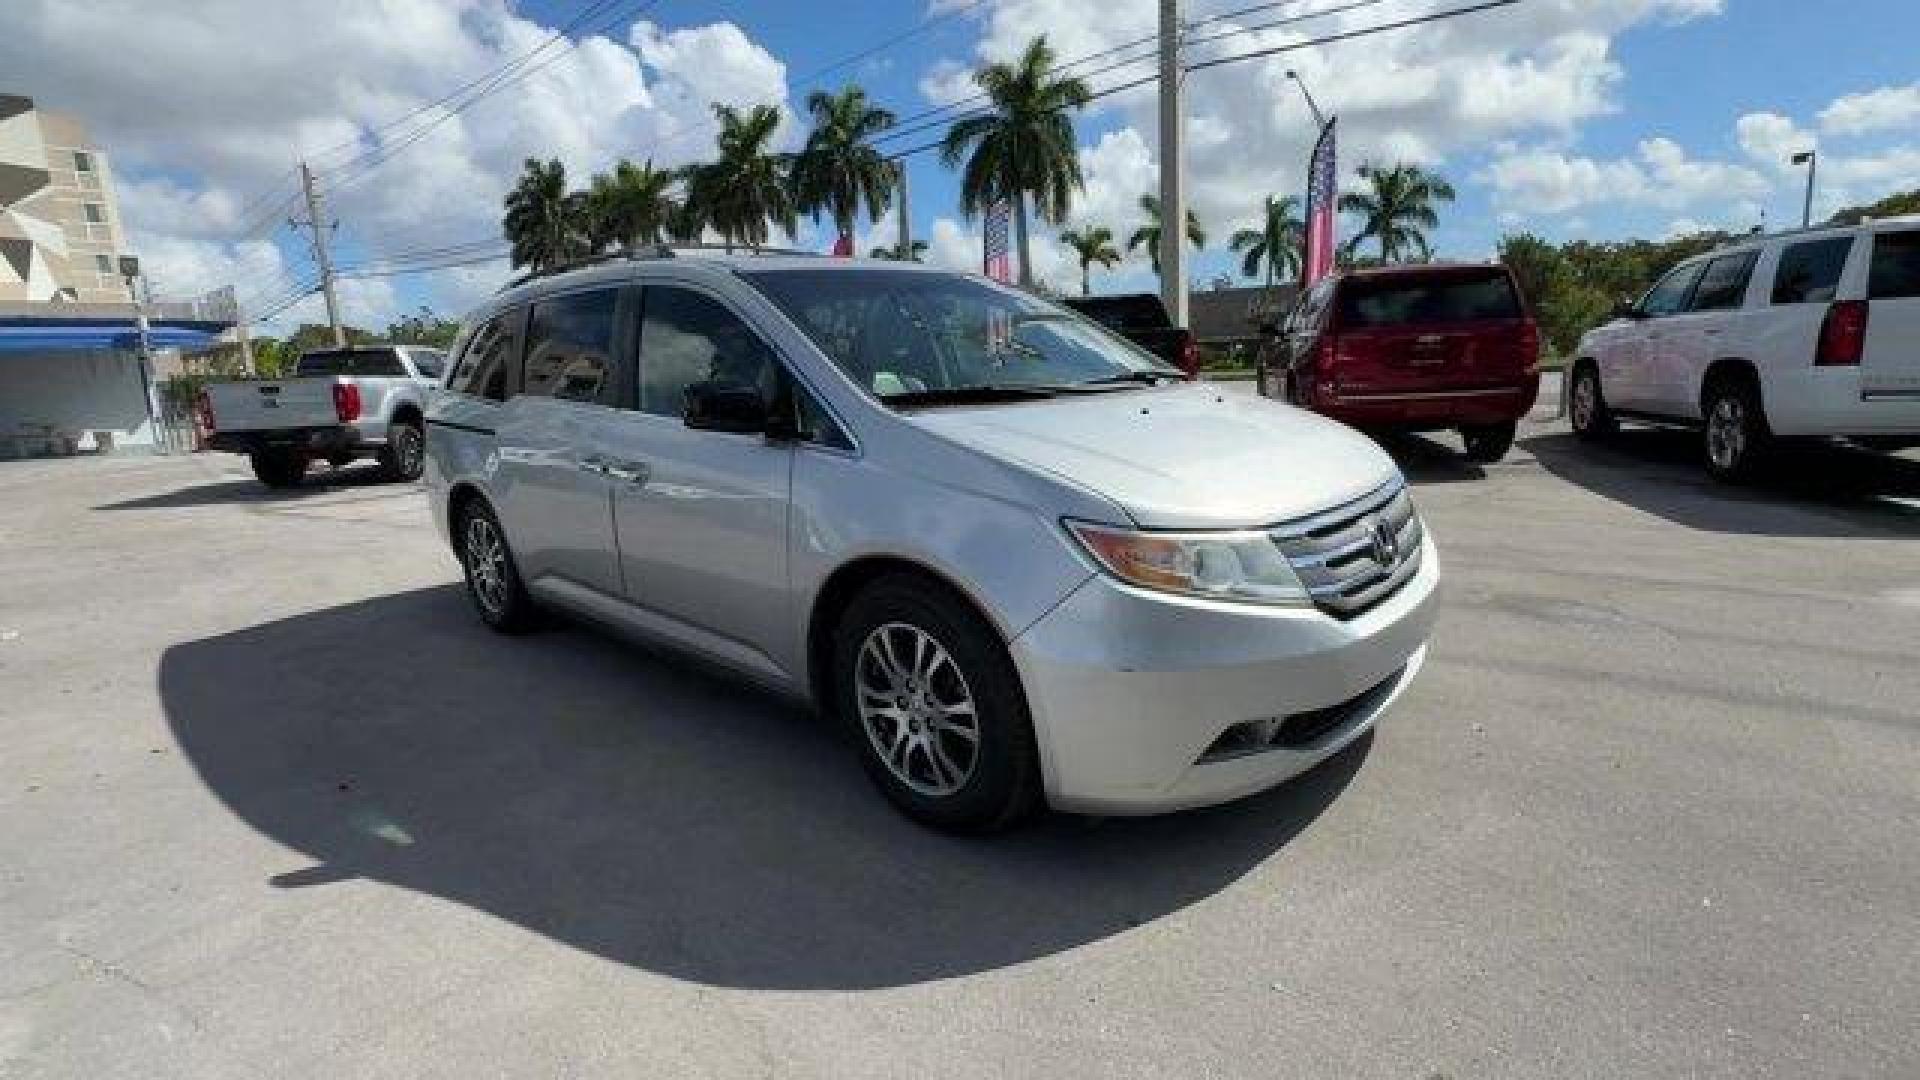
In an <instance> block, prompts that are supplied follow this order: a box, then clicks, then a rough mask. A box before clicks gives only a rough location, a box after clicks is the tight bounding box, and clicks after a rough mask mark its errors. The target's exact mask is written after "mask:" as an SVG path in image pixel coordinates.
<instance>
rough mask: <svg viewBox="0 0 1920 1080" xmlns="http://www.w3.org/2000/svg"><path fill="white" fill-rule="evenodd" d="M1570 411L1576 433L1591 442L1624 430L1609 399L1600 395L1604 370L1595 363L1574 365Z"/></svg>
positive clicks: (1586, 362)
mask: <svg viewBox="0 0 1920 1080" xmlns="http://www.w3.org/2000/svg"><path fill="white" fill-rule="evenodd" d="M1567 398H1568V402H1567V412H1568V416H1569V419H1570V421H1571V423H1572V424H1573V433H1574V434H1575V435H1577V436H1579V437H1580V438H1582V439H1587V440H1589V441H1593V440H1598V439H1604V438H1606V437H1607V436H1609V435H1611V434H1613V433H1614V432H1616V431H1618V430H1619V429H1620V422H1619V421H1618V420H1617V419H1615V418H1614V415H1613V410H1612V409H1609V408H1607V398H1606V395H1605V394H1602V393H1601V392H1600V367H1599V365H1597V364H1595V363H1594V362H1593V361H1591V360H1583V361H1581V362H1580V363H1578V364H1576V365H1574V368H1573V386H1572V387H1571V388H1570V389H1569V391H1568V393H1567Z"/></svg>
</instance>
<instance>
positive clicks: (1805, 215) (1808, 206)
mask: <svg viewBox="0 0 1920 1080" xmlns="http://www.w3.org/2000/svg"><path fill="white" fill-rule="evenodd" d="M1791 160H1792V161H1793V163H1794V164H1795V165H1805V166H1806V167H1807V201H1806V202H1805V204H1803V205H1802V207H1801V210H1800V227H1801V228H1803V229H1805V228H1810V227H1811V226H1812V225H1813V178H1814V176H1815V175H1816V174H1818V173H1819V171H1820V154H1819V152H1818V151H1815V150H1802V151H1800V152H1799V153H1797V154H1795V155H1793V158H1792V159H1791Z"/></svg>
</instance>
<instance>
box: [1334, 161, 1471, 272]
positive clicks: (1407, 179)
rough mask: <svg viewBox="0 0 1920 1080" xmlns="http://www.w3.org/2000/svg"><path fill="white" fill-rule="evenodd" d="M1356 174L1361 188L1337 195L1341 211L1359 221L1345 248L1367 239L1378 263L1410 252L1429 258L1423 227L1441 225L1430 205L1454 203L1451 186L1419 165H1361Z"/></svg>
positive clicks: (1352, 248)
mask: <svg viewBox="0 0 1920 1080" xmlns="http://www.w3.org/2000/svg"><path fill="white" fill-rule="evenodd" d="M1360 176H1361V177H1362V178H1363V179H1365V180H1366V181H1367V188H1366V190H1364V191H1349V192H1346V193H1344V194H1342V195H1341V196H1340V209H1341V210H1343V211H1345V212H1347V213H1349V214H1358V215H1359V216H1360V219H1361V227H1360V231H1359V232H1358V233H1355V234H1354V237H1353V239H1351V240H1349V241H1347V245H1346V246H1347V250H1348V251H1349V252H1354V251H1357V250H1358V249H1359V247H1360V245H1361V243H1362V242H1364V241H1366V240H1369V239H1372V240H1377V241H1378V242H1379V244H1380V261H1381V262H1387V263H1392V262H1401V261H1404V260H1405V259H1406V258H1407V256H1408V255H1409V254H1411V255H1413V256H1414V257H1415V258H1417V259H1419V260H1420V261H1422V262H1425V261H1426V260H1427V259H1430V258H1432V257H1433V249H1432V248H1431V247H1429V246H1428V244H1427V230H1429V229H1435V228H1438V227H1439V226H1440V216H1439V215H1438V214H1437V213H1435V211H1434V207H1435V205H1436V204H1438V203H1443V202H1452V201H1453V185H1452V184H1449V183H1447V182H1446V180H1444V179H1442V178H1441V177H1440V176H1439V175H1437V174H1435V173H1430V172H1428V171H1426V170H1425V169H1422V168H1421V167H1420V166H1418V165H1406V164H1400V165H1393V166H1389V167H1385V168H1383V167H1381V166H1379V165H1362V166H1360Z"/></svg>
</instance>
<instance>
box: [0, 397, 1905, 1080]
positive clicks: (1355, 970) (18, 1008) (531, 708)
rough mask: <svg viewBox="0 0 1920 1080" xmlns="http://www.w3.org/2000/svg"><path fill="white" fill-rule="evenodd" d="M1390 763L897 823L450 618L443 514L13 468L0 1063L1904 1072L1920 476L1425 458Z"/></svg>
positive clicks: (63, 464)
mask: <svg viewBox="0 0 1920 1080" xmlns="http://www.w3.org/2000/svg"><path fill="white" fill-rule="evenodd" d="M1394 449H1395V452H1396V454H1397V455H1398V456H1399V457H1400V459H1401V460H1402V462H1403V463H1404V464H1405V466H1406V468H1407V471H1408V472H1409V475H1410V476H1411V477H1412V478H1413V479H1414V481H1415V482H1416V484H1417V487H1418V501H1419V504H1420V506H1421V508H1422V511H1423V513H1425V514H1426V516H1427V518H1428V520H1429V522H1430V525H1431V528H1432V530H1433V532H1434V535H1435V537H1436V539H1437V541H1438V543H1439V545H1440V550H1441V553H1442V560H1443V565H1444V567H1445V573H1446V585H1445V589H1446V600H1445V613H1444V615H1443V617H1442V622H1441V625H1440V628H1439V631H1438V637H1437V640H1436V644H1435V649H1434V654H1433V658H1432V662H1431V663H1430V665H1429V667H1428V668H1427V670H1426V671H1425V672H1424V673H1423V674H1422V676H1421V678H1420V680H1419V681H1418V682H1417V684H1416V685H1415V686H1414V688H1413V689H1412V690H1411V692H1410V693H1409V694H1408V696H1407V697H1406V698H1405V699H1404V700H1403V702H1402V703H1401V704H1400V706H1399V707H1398V709H1397V711H1396V712H1395V713H1394V714H1392V715H1391V716H1390V717H1389V718H1388V720H1387V721H1386V723H1385V725H1384V726H1383V728H1382V729H1381V730H1380V731H1379V732H1378V733H1377V735H1376V736H1375V737H1374V738H1372V739H1369V740H1364V741H1363V742H1362V743H1360V744H1357V745H1356V747H1355V748H1353V749H1352V750H1350V751H1349V752H1347V753H1345V754H1343V755H1342V756H1340V757H1338V758H1336V759H1335V760H1333V761H1332V762H1330V763H1329V764H1328V765H1326V766H1324V767H1322V768H1321V769H1319V770H1317V771H1316V772H1314V773H1312V774H1310V775H1309V776H1307V777H1305V778H1304V779H1302V780H1301V781H1299V782H1297V783H1294V784H1292V785H1290V786H1287V787H1285V788H1282V789H1281V790H1279V791H1277V792H1274V793H1270V794H1268V795H1265V796H1262V797H1258V798H1255V799H1253V800H1250V801H1247V802H1243V803H1240V804H1237V805H1233V806H1229V807H1224V808H1219V809H1215V810H1211V811H1203V812H1196V813H1189V814H1184V815H1178V816H1174V817H1168V818H1158V819H1148V820H1104V821H1103V820H1090V819H1072V818H1058V817H1055V818H1047V819H1043V820H1041V821H1039V822H1037V823H1036V824H1034V825H1033V826H1032V827H1029V828H1027V829H1024V830H1022V831H1019V832H1017V833H1014V834H1012V835H1008V836H1003V837H999V838H993V839H984V840H962V839H952V838H946V837H941V836H937V835H933V834H930V833H928V832H925V831H923V830H920V829H918V828H916V827H914V826H913V825H911V824H908V823H907V822H905V821H904V820H902V819H900V818H899V817H898V816H896V815H895V814H894V813H893V812H892V811H891V810H889V809H888V808H887V806H886V804H885V803H884V802H883V801H882V800H880V799H879V798H878V797H876V796H875V795H874V794H872V793H871V792H870V791H869V790H868V789H867V787H866V785H865V782H864V780H863V778H862V777H861V775H860V770H859V768H858V767H857V765H856V763H855V761H854V759H853V757H852V756H851V754H850V753H847V752H845V751H844V749H843V748H842V747H841V746H839V745H838V744H837V743H836V742H835V740H834V738H833V737H832V736H831V735H830V734H829V733H828V732H827V731H826V729H825V728H824V727H823V726H822V725H821V724H820V723H819V722H817V721H815V720H813V719H812V718H810V717H809V716H807V715H804V714H802V713H800V712H799V711H797V710H795V709H793V708H792V707H789V706H787V705H783V704H781V703H779V702H775V701H771V700H768V699H764V698H761V697H757V696H754V695H752V694H749V693H747V692H745V691H742V690H740V689H738V688H736V687H735V686H734V685H732V684H731V683H730V682H729V681H727V680H725V679H720V678H715V677H712V676H710V675H707V674H703V673H701V672H698V671H694V670H689V669H688V668H687V667H686V666H685V665H683V664H681V663H678V662H675V661H673V660H670V659H663V658H660V657H657V656H654V655H652V654H649V653H646V652H643V651H639V650H636V649H633V648H631V647H628V646H625V645H622V644H618V643H615V642H612V641H609V640H606V639H604V638H601V637H599V636H596V635H595V634H593V633H590V632H588V631H585V630H581V629H576V628H568V627H559V628H555V629H551V630H548V631H545V632H542V633H538V634H536V635H533V636H531V637H528V638H524V639H509V638H504V637H499V636H495V635H493V634H490V633H488V632H486V631H484V630H483V629H481V628H480V627H479V626H478V624H477V623H476V621H475V620H474V619H473V618H472V617H471V615H470V613H469V611H468V609H467V607H466V602H465V599H464V597H463V596H462V595H461V593H460V592H459V590H458V587H457V585H456V584H455V581H456V578H455V567H454V564H453V562H452V560H451V558H450V557H449V556H448V554H447V553H446V552H445V550H444V548H443V546H442V545H441V543H440V542H439V541H438V540H437V539H436V538H435V537H434V536H433V535H432V534H431V531H430V529H429V526H428V521H427V509H426V507H425V505H424V496H423V495H422V493H421V492H420V490H419V489H417V488H414V487H395V486H388V485H383V484H378V483H374V482H371V480H370V479H369V478H368V477H367V474H365V473H361V472H355V473H350V474H348V475H346V476H344V477H341V478H338V479H337V480H336V481H335V482H330V483H316V484H313V485H310V486H309V487H307V488H305V489H303V490H301V491H298V492H294V493H279V492H269V491H267V490H266V489H264V488H261V487H259V486H258V485H256V484H255V483H254V482H253V481H252V480H251V478H249V477H246V476H245V474H244V472H243V469H242V467H241V466H240V464H239V461H238V459H234V458H217V457H216V458H206V457H201V458H171V459H134V458H127V459H103V460H69V461H58V462H45V463H10V464H0V559H4V561H5V566H4V577H3V578H0V581H4V586H0V746H3V747H4V750H3V751H0V1076H7V1077H14V1076H22V1077H26V1076H31V1077H41V1076H57V1077H88V1078H104V1077H142V1078H146V1077H158V1076H183V1077H196V1078H199V1077H255V1076H260V1075H273V1076H277V1077H308V1076H314V1077H338V1076H355V1077H381V1076H393V1077H401V1076H404V1077H422V1076H445V1077H469V1076H475V1075H505V1076H517V1075H537V1076H553V1075H580V1076H584V1075H623V1076H634V1075H648V1076H675V1077H680V1076H687V1077H693V1076H728V1077H731V1076H738V1075H745V1074H754V1075H769V1076H773V1075H778V1076H803V1077H868V1076H870V1077H889V1078H891V1077H920V1076H929V1077H935V1076H955V1077H959V1076H969V1077H971V1076H1012V1075H1044V1076H1048V1077H1130V1076H1182V1077H1191V1076H1261V1077H1272V1076H1356V1077H1357V1076H1395V1077H1414V1078H1431V1077H1453V1078H1466V1077H1493V1076H1511V1077H1543V1076H1552V1077H1557V1078H1566V1077H1615V1076H1634V1077H1638V1076H1699V1077H1755V1076H1778V1077H1796V1078H1798V1077H1808V1076H1888V1077H1893V1076H1914V1075H1916V1074H1920V1027H1916V1025H1915V1024H1914V1022H1913V1017H1914V1016H1915V1015H1920V964H1916V963H1915V962H1914V960H1915V957H1916V956H1920V890H1916V889H1915V883H1916V882H1920V784H1916V781H1915V778H1916V777H1917V776H1920V715H1917V714H1920V706H1916V704H1915V703H1916V702H1920V644H1916V643H1917V642H1920V511H1917V510H1916V507H1920V461H1916V460H1914V459H1912V458H1905V459H1890V458H1862V457H1858V456H1855V455H1848V454H1829V455H1818V456H1815V457H1813V458H1810V459H1807V460H1804V461H1800V462H1797V463H1795V464H1794V465H1793V466H1792V467H1790V468H1789V469H1787V470H1786V471H1785V472H1784V473H1783V474H1782V475H1781V476H1780V478H1779V479H1777V480H1775V481H1773V482H1772V483H1770V484H1768V485H1766V486H1763V487H1761V488H1759V489H1756V490H1750V491H1733V490H1728V489H1724V488H1719V487H1716V486H1714V485H1712V484H1711V483H1709V482H1708V481H1707V480H1705V479H1704V477H1703V476H1702V474H1701V472H1700V470H1699V468H1698V465H1697V463H1696V461H1695V456H1694V451H1693V447H1692V442H1691V441H1690V440H1688V439H1686V438H1684V437H1679V436H1668V435H1664V434H1657V433H1629V434H1628V435H1627V436H1625V437H1623V438H1622V439H1621V440H1620V441H1619V442H1618V443H1616V444H1614V445H1612V446H1608V447H1603V448H1597V449H1596V448H1591V447H1587V446H1584V445H1576V444H1575V443H1574V442H1573V441H1572V440H1571V438H1570V437H1569V436H1568V435H1566V434H1565V432H1564V431H1563V430H1561V429H1558V428H1555V427H1551V426H1545V425H1530V426H1529V427H1528V428H1527V429H1526V430H1525V431H1524V432H1523V435H1522V439H1521V443H1520V446H1519V448H1518V449H1517V450H1516V452H1515V454H1514V455H1513V457H1512V458H1511V459H1509V460H1508V461H1506V462H1503V463H1501V464H1498V465H1494V466H1490V467H1486V468H1480V467H1477V466H1471V465H1467V464H1465V463H1463V462H1462V461H1461V460H1460V459H1459V458H1457V457H1456V456H1455V455H1454V454H1453V452H1452V449H1451V448H1450V447H1449V446H1448V445H1447V443H1446V442H1445V441H1444V440H1425V439H1415V440H1405V441H1403V442H1401V443H1398V444H1396V445H1395V447H1394Z"/></svg>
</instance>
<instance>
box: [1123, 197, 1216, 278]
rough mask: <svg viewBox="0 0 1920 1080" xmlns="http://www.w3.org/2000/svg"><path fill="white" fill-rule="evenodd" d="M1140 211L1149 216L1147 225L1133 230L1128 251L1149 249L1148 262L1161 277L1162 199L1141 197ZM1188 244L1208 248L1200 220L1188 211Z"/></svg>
mask: <svg viewBox="0 0 1920 1080" xmlns="http://www.w3.org/2000/svg"><path fill="white" fill-rule="evenodd" d="M1140 210H1141V212H1142V213H1144V214H1146V215H1147V223H1146V224H1145V225H1142V226H1140V227H1139V228H1137V229H1135V230H1133V235H1132V236H1129V237H1127V250H1128V251H1133V250H1134V249H1135V248H1138V247H1140V246H1141V245H1142V244H1145V245H1146V248H1147V261H1148V262H1149V263H1150V264H1152V266H1153V273H1154V276H1155V277H1158V276H1159V275H1160V229H1161V221H1160V199H1159V197H1158V196H1156V195H1142V196H1140ZM1187 243H1189V244H1192V245H1193V246H1194V247H1196V248H1203V247H1206V246H1207V234H1206V231H1205V230H1203V229H1202V228H1200V219H1199V218H1197V217H1194V216H1193V211H1192V210H1188V211H1187Z"/></svg>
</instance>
